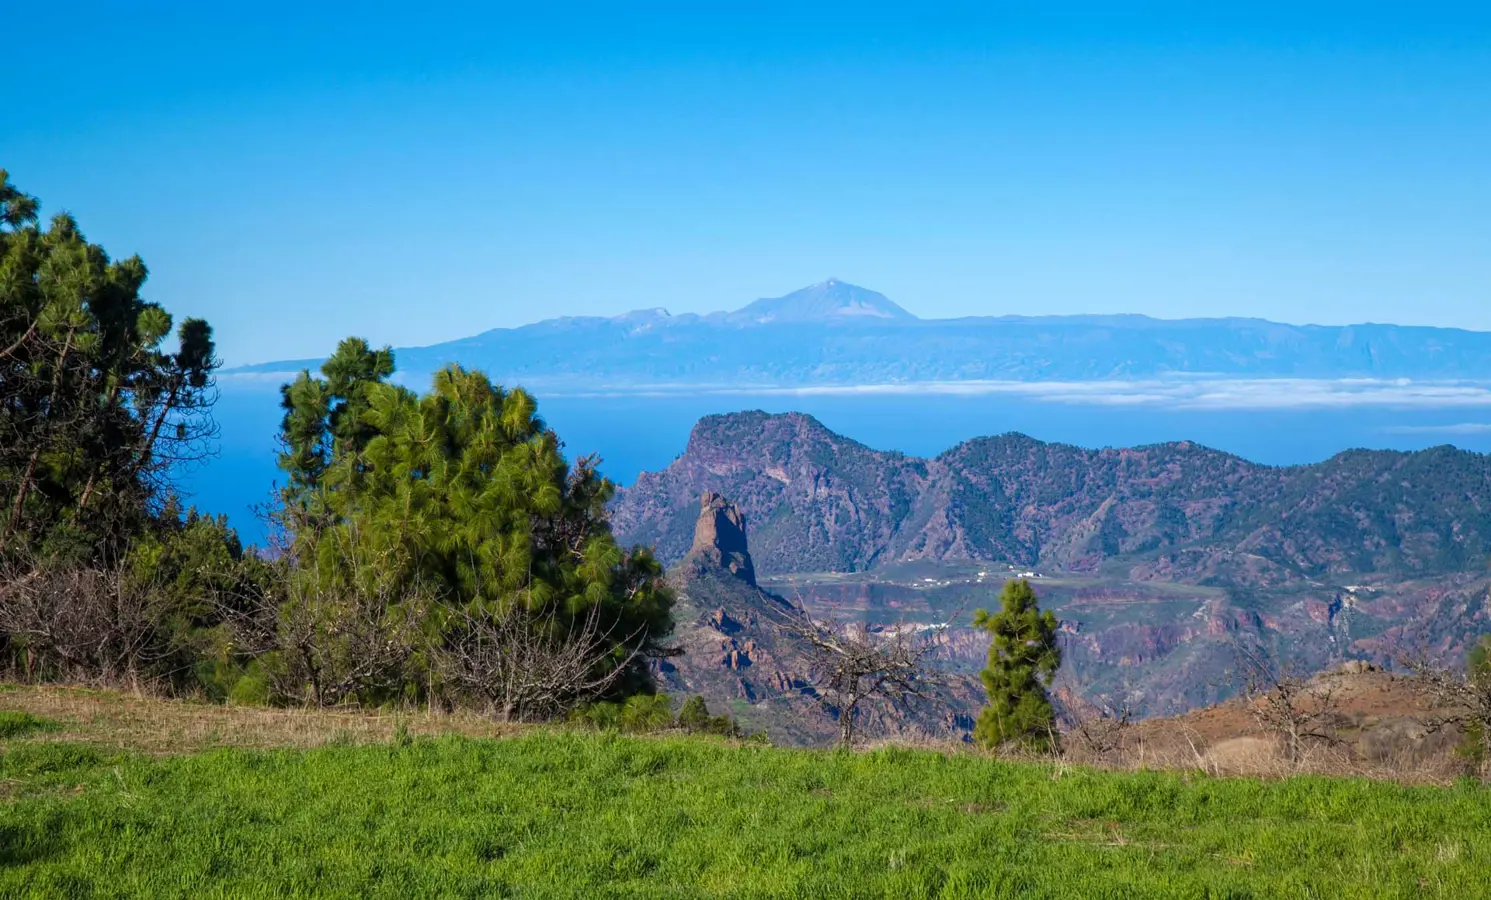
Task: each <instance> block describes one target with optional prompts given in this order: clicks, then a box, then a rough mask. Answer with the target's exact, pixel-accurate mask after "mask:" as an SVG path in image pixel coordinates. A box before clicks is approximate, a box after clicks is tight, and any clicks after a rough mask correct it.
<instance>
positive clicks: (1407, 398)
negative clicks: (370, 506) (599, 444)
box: [223, 372, 1491, 434]
mask: <svg viewBox="0 0 1491 900" xmlns="http://www.w3.org/2000/svg"><path fill="white" fill-rule="evenodd" d="M286 375H287V373H269V372H263V373H252V374H249V373H242V374H238V373H235V374H232V375H225V376H223V381H224V382H226V383H237V384H242V385H244V386H247V385H248V384H255V383H257V384H267V383H274V384H278V383H281V382H283V381H285V380H286ZM427 379H428V375H425V374H420V373H405V372H400V373H398V375H397V376H396V380H398V381H402V382H404V383H406V384H409V385H411V386H415V385H422V384H424V383H425V382H426V380H427ZM519 381H520V382H522V383H525V384H527V385H528V386H529V387H530V388H531V389H532V390H534V391H535V392H536V393H539V394H540V395H547V396H568V397H678V396H689V395H693V396H700V395H706V396H707V395H721V396H754V397H761V396H846V397H847V396H860V397H864V396H877V395H884V396H917V395H941V396H961V397H976V396H1008V397H1023V398H1026V399H1030V400H1036V401H1041V402H1046V403H1062V404H1069V405H1079V406H1109V407H1114V406H1119V407H1136V408H1149V409H1172V410H1197V411H1209V410H1271V409H1277V410H1309V409H1348V408H1352V407H1376V408H1393V409H1404V410H1414V411H1423V410H1431V409H1467V410H1474V409H1485V410H1488V412H1491V382H1468V381H1410V380H1408V379H1396V380H1375V379H1365V378H1341V379H1320V378H1196V377H1186V376H1176V377H1170V378H1154V379H1132V380H1124V381H920V382H897V383H886V384H856V385H804V386H799V387H780V386H773V385H759V384H757V385H725V384H638V385H611V386H607V387H604V388H600V389H596V388H593V387H588V386H587V387H585V388H579V387H577V386H576V385H575V384H574V383H573V382H557V381H556V382H548V381H546V380H544V379H519ZM1389 430H1391V431H1394V432H1397V433H1404V434H1414V433H1431V432H1433V433H1442V434H1482V433H1488V432H1491V424H1482V423H1478V422H1463V423H1459V424H1455V425H1412V426H1402V427H1401V428H1392V429H1389Z"/></svg>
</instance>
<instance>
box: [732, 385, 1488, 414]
mask: <svg viewBox="0 0 1491 900" xmlns="http://www.w3.org/2000/svg"><path fill="white" fill-rule="evenodd" d="M721 393H738V394H787V395H819V396H821V395H843V396H866V395H876V394H883V395H917V394H941V395H954V396H980V395H1004V396H1020V397H1026V398H1029V399H1032V400H1040V401H1044V402H1047V403H1064V404H1072V405H1087V406H1131V407H1148V408H1158V409H1175V410H1267V409H1281V410H1285V409H1294V410H1299V409H1342V408H1350V407H1379V408H1399V409H1412V410H1426V409H1449V408H1486V409H1491V384H1484V383H1468V382H1415V381H1406V380H1395V381H1374V380H1367V379H1335V380H1327V379H1305V378H1267V379H1180V378H1177V379H1155V380H1135V381H1043V382H1025V381H953V382H918V383H905V384H876V385H822V386H811V387H798V388H770V389H760V388H742V389H739V390H731V391H721Z"/></svg>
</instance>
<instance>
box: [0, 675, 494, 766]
mask: <svg viewBox="0 0 1491 900" xmlns="http://www.w3.org/2000/svg"><path fill="white" fill-rule="evenodd" d="M0 710H13V711H17V712H26V713H30V714H32V715H35V716H42V717H44V718H47V719H51V720H53V721H56V722H58V723H60V724H61V725H62V729H61V730H59V731H54V732H46V733H42V734H36V735H33V736H32V737H31V740H59V741H78V742H82V743H91V744H99V745H103V746H108V747H119V748H123V749H127V750H134V751H137V752H141V753H146V754H151V755H170V754H177V753H194V752H197V751H201V750H208V749H211V748H214V747H244V748H253V749H273V748H280V747H288V748H305V747H318V746H323V745H325V744H327V743H351V744H365V743H380V742H387V741H390V740H392V739H393V738H394V736H395V735H396V734H397V733H398V731H399V728H400V726H401V725H402V726H403V727H404V728H405V729H407V731H408V733H409V734H410V735H439V734H459V735H464V736H467V737H501V736H503V735H507V734H512V733H513V732H515V731H516V730H518V728H519V727H520V726H515V725H506V724H503V723H500V722H496V721H493V720H492V719H489V718H485V717H482V716H477V715H474V714H470V713H455V714H442V713H436V712H428V711H425V710H409V711H407V712H396V713H379V712H366V711H358V710H348V711H333V710H314V709H263V708H258V707H246V706H223V705H219V704H214V703H205V702H199V701H192V700H163V699H161V698H159V697H153V696H149V695H145V694H131V693H124V692H119V691H108V690H94V689H91V688H76V687H57V686H52V685H0Z"/></svg>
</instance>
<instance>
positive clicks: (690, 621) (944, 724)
mask: <svg viewBox="0 0 1491 900" xmlns="http://www.w3.org/2000/svg"><path fill="white" fill-rule="evenodd" d="M696 509H697V510H698V514H697V517H696V520H695V533H694V539H693V541H692V542H691V546H690V550H689V552H688V553H687V554H686V555H685V556H684V558H683V559H682V560H680V561H679V563H678V564H677V565H676V566H674V567H673V569H672V570H671V571H670V573H669V580H670V582H671V583H672V584H673V586H674V588H675V590H676V591H677V592H678V602H677V605H676V606H675V607H674V619H675V621H676V622H677V625H676V628H675V635H674V639H675V642H676V644H677V645H678V647H679V648H680V649H681V650H682V651H683V652H682V653H681V654H679V655H678V656H673V657H669V658H667V659H663V660H659V661H658V662H657V663H656V671H655V675H656V677H657V679H658V681H659V683H660V685H661V686H662V687H663V689H664V690H666V691H668V692H669V693H673V694H678V695H692V694H698V695H700V696H703V697H704V698H705V700H706V701H707V702H708V704H709V706H710V708H711V709H716V710H728V711H729V712H730V713H731V715H733V716H734V717H735V718H736V719H737V721H738V722H740V723H741V724H742V725H744V726H745V727H746V728H748V729H750V730H764V731H766V732H768V733H769V734H770V735H771V737H772V738H773V739H774V740H777V741H779V742H785V743H794V744H826V743H829V742H831V741H832V740H833V739H834V737H835V735H836V733H837V726H836V725H835V724H834V718H833V716H834V714H835V713H834V711H833V710H832V709H825V708H824V707H823V706H822V705H821V704H820V702H819V697H818V693H817V691H816V689H815V688H814V686H813V684H812V679H811V670H812V660H811V658H810V654H809V651H808V648H807V646H806V645H805V644H804V643H803V642H802V639H801V638H800V637H797V636H796V635H794V634H793V633H792V632H791V630H790V629H786V628H784V627H783V626H784V625H785V623H786V621H787V620H788V619H789V618H790V617H792V616H795V615H797V614H798V613H799V612H800V610H799V608H797V607H795V606H794V605H793V604H792V603H790V602H788V601H787V600H784V599H783V598H781V597H779V596H777V595H776V594H772V593H770V592H768V591H765V590H762V589H761V588H760V587H759V586H758V585H757V584H756V580H755V574H754V566H753V563H752V560H751V555H750V550H749V549H748V547H747V540H746V529H745V520H744V518H743V517H742V516H741V514H740V512H739V510H737V509H736V507H735V506H734V504H732V503H731V502H730V501H728V500H727V499H725V498H724V497H722V496H720V495H718V494H713V493H705V494H704V495H702V496H701V497H700V498H699V502H698V504H697V506H696ZM981 702H982V696H981V694H980V693H979V689H978V686H977V680H976V679H974V678H970V677H967V676H957V677H954V678H953V679H952V681H951V682H950V683H949V685H948V686H947V687H946V688H945V689H944V690H943V691H942V693H941V694H940V695H939V697H938V698H937V702H935V703H927V704H925V705H918V706H916V707H914V708H911V709H909V710H891V709H889V708H888V707H886V706H885V705H884V704H878V703H875V702H867V703H866V704H864V705H863V706H862V707H861V713H860V716H861V720H862V724H863V726H864V727H865V728H866V729H867V731H868V732H869V733H873V734H879V735H893V734H907V733H915V734H920V735H935V736H938V737H941V738H952V739H961V738H963V737H966V736H967V734H969V732H970V730H971V728H972V727H973V713H974V712H976V710H977V707H978V705H979V704H980V703H981Z"/></svg>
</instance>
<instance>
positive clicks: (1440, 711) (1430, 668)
mask: <svg viewBox="0 0 1491 900" xmlns="http://www.w3.org/2000/svg"><path fill="white" fill-rule="evenodd" d="M1483 646H1485V645H1483ZM1482 652H1483V653H1484V652H1485V651H1482ZM1402 662H1403V665H1404V666H1405V667H1406V668H1407V669H1408V670H1409V671H1410V672H1412V673H1413V675H1414V676H1415V678H1416V680H1417V681H1418V684H1419V687H1420V688H1421V689H1422V690H1423V691H1424V693H1425V694H1426V695H1427V696H1428V698H1429V701H1430V704H1431V706H1432V710H1433V711H1432V712H1429V713H1427V714H1425V715H1424V716H1422V717H1421V721H1422V723H1423V725H1424V728H1425V730H1426V731H1428V732H1429V733H1430V734H1441V733H1446V732H1450V731H1453V732H1455V733H1457V734H1458V735H1459V736H1460V737H1461V751H1462V753H1463V754H1464V756H1465V757H1466V758H1467V759H1469V760H1470V761H1471V763H1472V764H1473V765H1475V767H1476V770H1477V773H1478V774H1479V775H1480V776H1481V778H1482V779H1485V780H1491V659H1488V658H1487V657H1486V656H1484V655H1483V656H1481V657H1479V658H1477V657H1472V660H1471V662H1470V664H1469V665H1468V666H1467V667H1466V669H1465V670H1463V671H1457V670H1454V669H1450V668H1447V667H1445V666H1442V665H1438V664H1436V663H1434V662H1432V661H1431V660H1430V658H1429V657H1428V656H1427V655H1424V654H1415V655H1411V656H1406V657H1405V658H1404V659H1403V660H1402Z"/></svg>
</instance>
